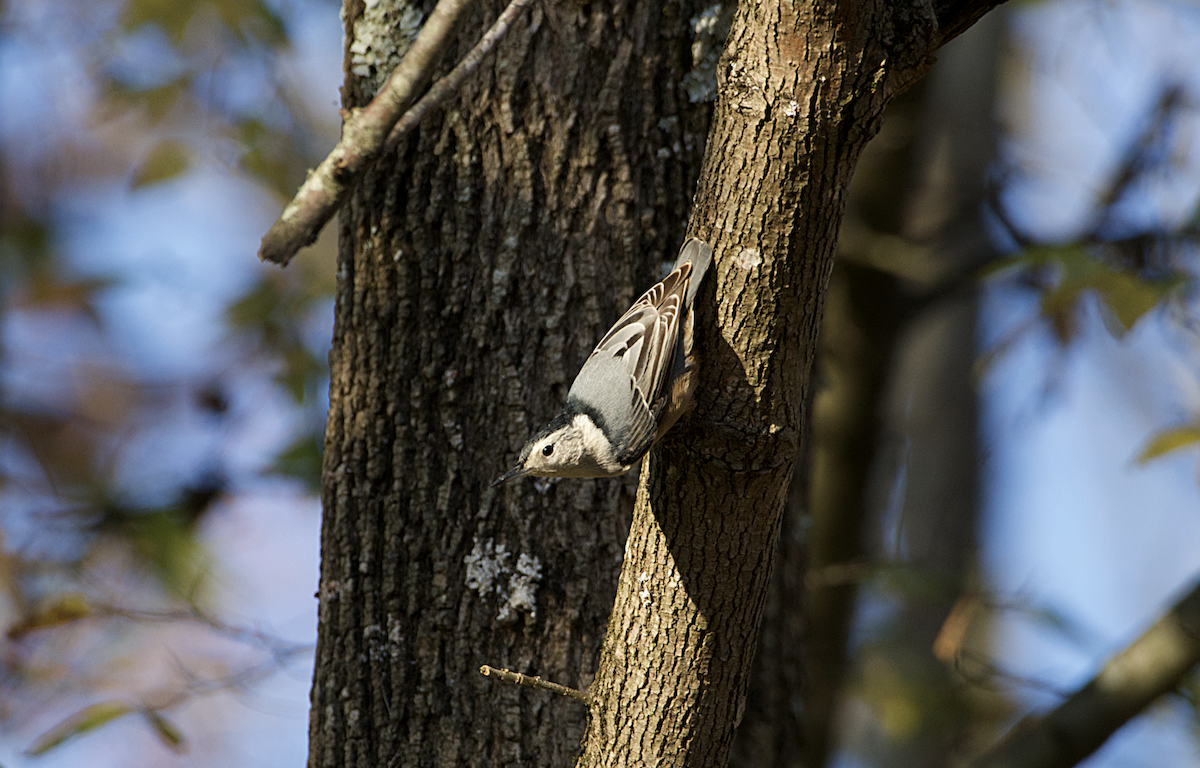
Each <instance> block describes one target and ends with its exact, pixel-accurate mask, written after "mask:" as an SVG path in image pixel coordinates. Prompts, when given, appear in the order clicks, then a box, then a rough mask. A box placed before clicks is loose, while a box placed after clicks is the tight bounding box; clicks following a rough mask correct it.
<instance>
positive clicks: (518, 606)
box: [464, 538, 542, 622]
mask: <svg viewBox="0 0 1200 768" xmlns="http://www.w3.org/2000/svg"><path fill="white" fill-rule="evenodd" d="M511 559H512V553H511V552H509V551H508V548H507V547H506V546H504V545H503V544H495V543H494V542H493V541H492V540H491V539H488V540H487V541H483V542H481V541H479V539H478V538H476V539H475V544H474V546H473V547H472V548H471V554H469V555H467V556H466V558H464V563H465V564H466V566H467V588H468V589H473V590H475V591H477V592H478V593H479V594H480V596H486V595H488V594H491V593H492V592H495V593H496V597H497V598H498V599H499V600H500V611H499V613H498V614H497V616H496V620H497V621H500V622H509V621H514V620H516V618H517V617H518V615H519V614H520V613H527V614H529V616H530V618H535V617H536V616H537V588H538V584H539V583H540V582H541V580H542V561H541V560H539V559H538V558H536V557H534V556H533V555H528V554H525V553H521V555H520V556H519V557H517V564H516V566H515V567H513V566H510V565H509V562H510V561H511ZM505 577H507V582H505Z"/></svg>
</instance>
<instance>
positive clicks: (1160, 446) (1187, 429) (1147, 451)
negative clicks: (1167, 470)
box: [1137, 424, 1200, 464]
mask: <svg viewBox="0 0 1200 768" xmlns="http://www.w3.org/2000/svg"><path fill="white" fill-rule="evenodd" d="M1193 443H1200V424H1185V425H1183V426H1180V427H1172V428H1171V429H1166V430H1163V431H1162V432H1159V433H1158V434H1157V435H1155V436H1154V437H1153V438H1152V439H1151V440H1150V444H1149V445H1147V446H1146V447H1145V448H1143V449H1142V453H1141V455H1139V456H1138V458H1137V460H1138V463H1139V464H1145V463H1146V462H1148V461H1150V460H1151V459H1156V458H1158V457H1159V456H1162V455H1163V454H1164V453H1170V452H1171V451H1174V450H1177V449H1179V448H1186V447H1187V446H1189V445H1192V444H1193Z"/></svg>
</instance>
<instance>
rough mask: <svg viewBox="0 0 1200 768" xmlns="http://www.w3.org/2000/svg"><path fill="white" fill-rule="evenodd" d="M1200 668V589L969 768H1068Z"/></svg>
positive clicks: (1188, 595) (1189, 594)
mask: <svg viewBox="0 0 1200 768" xmlns="http://www.w3.org/2000/svg"><path fill="white" fill-rule="evenodd" d="M1197 662H1200V584H1197V585H1196V586H1195V587H1193V588H1192V591H1191V592H1189V593H1188V594H1187V596H1186V597H1184V598H1183V599H1182V600H1180V601H1179V602H1178V603H1176V604H1175V607H1173V608H1172V609H1171V610H1170V612H1168V613H1167V615H1166V616H1164V617H1163V618H1161V619H1159V621H1158V622H1157V623H1156V624H1155V625H1154V626H1153V627H1151V628H1150V629H1149V630H1148V631H1147V632H1146V633H1145V634H1144V635H1142V636H1141V637H1139V638H1138V639H1137V640H1136V641H1134V643H1133V644H1132V645H1130V646H1129V647H1128V648H1126V649H1125V650H1124V651H1122V652H1121V653H1120V654H1118V655H1117V656H1116V657H1115V658H1113V659H1112V660H1111V661H1109V662H1108V663H1107V664H1105V665H1104V668H1103V669H1101V670H1100V673H1099V674H1098V675H1096V677H1095V678H1093V679H1092V681H1091V682H1089V683H1088V684H1087V685H1086V686H1084V687H1083V688H1081V689H1080V690H1078V691H1077V692H1075V693H1074V694H1073V695H1072V696H1071V697H1070V698H1068V699H1067V700H1066V701H1064V702H1063V703H1062V704H1061V705H1059V706H1058V707H1057V708H1056V709H1054V710H1053V711H1051V712H1049V713H1048V714H1046V715H1045V716H1043V717H1041V718H1039V719H1027V720H1024V721H1022V722H1021V723H1018V724H1017V726H1016V727H1015V728H1014V729H1013V730H1012V731H1011V732H1010V733H1009V734H1008V735H1007V736H1006V737H1005V738H1004V739H1002V740H1001V741H1000V743H999V744H997V745H996V746H995V747H993V748H992V749H990V750H989V751H987V752H986V753H984V754H983V755H981V756H980V757H978V758H977V759H976V760H974V761H973V762H972V763H971V768H1010V767H1012V768H1017V767H1018V766H1019V768H1065V767H1066V766H1071V765H1075V764H1076V763H1078V762H1079V761H1080V760H1083V759H1084V758H1085V757H1087V756H1088V755H1090V754H1092V753H1093V752H1095V751H1096V749H1098V748H1099V747H1100V745H1101V744H1103V743H1104V742H1105V740H1106V739H1108V737H1109V736H1111V735H1112V734H1113V732H1115V731H1116V730H1117V729H1118V728H1120V727H1121V726H1122V725H1124V724H1125V723H1126V722H1127V721H1128V720H1130V719H1131V718H1132V717H1134V716H1135V715H1137V714H1138V713H1140V712H1141V711H1142V710H1144V709H1145V708H1146V707H1147V706H1149V704H1150V703H1151V702H1153V701H1154V700H1155V699H1157V698H1158V697H1159V696H1161V695H1162V694H1164V693H1167V692H1169V691H1171V690H1172V689H1173V688H1175V686H1176V685H1178V683H1179V681H1180V679H1181V678H1182V677H1183V676H1184V675H1185V674H1186V673H1187V672H1188V670H1190V669H1191V668H1192V667H1193V666H1195V665H1196V663H1197Z"/></svg>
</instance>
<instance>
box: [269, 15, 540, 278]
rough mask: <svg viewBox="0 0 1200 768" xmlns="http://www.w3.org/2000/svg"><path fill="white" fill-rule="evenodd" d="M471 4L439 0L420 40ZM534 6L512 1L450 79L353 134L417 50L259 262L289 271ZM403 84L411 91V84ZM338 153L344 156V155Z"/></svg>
mask: <svg viewBox="0 0 1200 768" xmlns="http://www.w3.org/2000/svg"><path fill="white" fill-rule="evenodd" d="M470 2H471V0H441V2H439V3H438V6H437V8H436V9H434V12H433V15H431V16H430V17H429V21H428V22H426V23H425V26H424V27H422V28H421V35H424V34H425V29H426V28H427V27H429V26H430V24H432V23H433V22H434V16H435V15H437V12H438V10H440V9H441V8H442V6H443V5H447V4H448V3H454V4H455V5H454V8H453V9H452V10H454V11H455V12H456V13H458V14H459V16H457V17H455V20H454V22H453V23H454V24H455V25H456V24H457V21H458V20H460V19H461V14H462V13H463V12H464V11H465V10H466V9H467V8H468V7H469V5H470ZM532 2H533V0H512V1H511V2H510V3H509V4H508V7H506V8H505V9H504V11H503V12H501V14H500V16H499V17H497V19H496V21H495V22H494V23H493V24H492V26H491V27H490V28H488V31H487V32H485V33H484V35H483V37H481V38H480V39H479V42H478V43H476V44H475V47H474V48H472V49H471V50H470V51H469V52H468V53H467V55H466V56H464V57H463V59H462V61H460V62H459V63H458V64H457V65H455V67H454V69H452V70H450V73H449V74H448V75H446V76H445V77H443V78H442V79H440V80H438V81H437V82H436V83H434V84H433V85H432V86H431V87H430V89H429V91H428V92H426V94H425V95H424V96H422V97H421V99H420V100H419V101H418V102H417V103H416V104H413V105H412V107H411V108H409V105H410V104H412V100H413V97H414V96H415V93H416V89H415V88H409V91H408V92H406V93H405V94H404V95H405V100H403V101H400V100H397V99H395V98H394V97H389V98H390V99H391V101H390V103H389V105H388V107H387V109H388V110H389V111H387V112H386V113H383V112H381V115H382V116H383V117H386V118H387V119H388V120H390V122H386V124H385V123H384V122H383V121H382V120H380V121H379V122H378V126H377V127H378V130H374V129H373V130H371V131H370V132H364V131H356V130H352V123H355V122H357V121H361V120H362V119H364V116H365V115H366V113H367V110H370V109H372V107H374V105H375V102H376V101H379V100H380V98H382V97H383V96H384V95H385V94H387V93H388V92H389V90H390V88H391V86H392V82H393V80H394V79H395V78H396V75H397V73H399V72H400V70H401V68H403V67H404V66H405V62H407V61H408V59H409V56H411V55H412V52H413V51H412V50H410V51H409V53H408V54H407V55H405V57H404V60H403V61H401V62H400V66H399V67H397V68H396V72H393V73H392V77H391V78H389V79H388V82H387V84H386V85H384V88H383V91H381V92H380V94H379V95H378V96H376V97H375V99H374V100H373V101H372V102H371V104H368V105H367V107H366V108H365V109H364V110H363V111H362V112H359V113H357V114H354V115H352V116H351V117H350V119H348V120H347V121H346V125H345V127H344V128H343V129H342V141H341V142H339V143H338V146H337V147H335V148H334V150H333V152H331V153H330V154H329V157H327V158H325V161H324V162H322V163H321V165H320V166H318V167H317V169H316V170H315V171H313V172H312V174H310V175H309V177H308V179H307V180H306V181H305V182H304V184H303V186H301V187H300V190H299V191H298V192H297V193H296V197H295V198H293V200H292V202H291V203H289V204H288V206H287V208H285V209H284V211H283V214H282V215H281V216H280V217H279V220H278V221H276V222H275V224H274V225H272V227H271V229H270V231H268V232H267V234H266V235H265V236H264V237H263V241H262V247H261V248H260V249H259V252H258V255H259V258H261V259H263V260H264V261H271V262H274V263H276V264H279V265H280V266H286V265H287V263H288V261H290V260H291V258H292V257H293V256H295V255H296V252H297V251H298V250H300V249H301V248H303V247H304V246H306V245H309V244H311V243H312V242H313V241H314V240H316V238H317V235H318V234H319V233H320V231H321V228H322V227H324V226H325V224H326V223H327V222H328V221H329V220H330V219H331V218H333V215H334V214H335V213H337V211H338V209H339V208H341V206H342V204H343V203H344V202H345V201H346V197H348V196H349V194H350V192H351V191H352V190H353V188H354V184H355V182H356V181H357V180H358V177H359V176H360V175H361V174H362V172H363V171H364V170H365V169H366V168H367V166H368V165H370V163H371V162H373V161H374V160H375V159H376V158H377V157H379V156H380V155H382V154H383V153H385V152H390V151H392V150H393V149H395V148H396V145H397V144H398V143H399V142H400V140H401V139H403V138H404V137H405V136H407V135H408V134H409V133H411V132H412V130H413V129H414V128H416V127H417V125H419V124H420V122H421V121H422V120H424V119H425V118H426V117H427V116H428V115H429V113H431V112H433V110H435V109H437V108H438V107H440V106H442V105H443V104H445V103H446V102H447V101H448V100H449V99H450V97H452V96H453V95H454V94H455V93H457V92H458V89H459V88H460V87H461V86H462V84H463V82H465V81H466V79H467V78H468V77H470V76H471V75H472V74H473V73H474V72H475V70H477V69H479V65H480V64H482V63H483V60H484V59H485V58H487V55H488V54H489V53H491V52H492V51H493V50H494V49H495V47H496V45H497V44H499V42H500V41H501V40H503V39H504V36H505V35H506V34H507V33H508V29H509V27H511V26H512V23H513V21H515V20H516V18H517V16H519V15H520V14H521V11H523V10H525V8H526V7H527V6H528V5H529V4H530V3H532ZM443 27H445V23H443ZM451 33H453V29H452V28H447V29H446V36H445V38H444V39H440V38H439V39H438V42H439V43H440V44H441V46H442V47H441V48H440V49H439V50H438V51H437V53H436V56H437V57H438V58H440V57H441V51H442V50H443V49H444V48H445V45H446V43H448V41H449V37H450V34H451ZM420 42H421V36H420V35H418V37H417V40H416V42H414V43H413V50H415V49H416V47H417V44H418V43H420ZM436 63H437V58H433V59H431V61H430V63H429V68H428V69H429V70H431V69H432V68H433V66H434V65H435V64H436ZM421 74H422V76H427V74H428V70H426V71H425V72H423V73H421ZM404 85H405V87H407V85H408V83H407V81H406V82H405V84H404ZM393 107H395V108H397V111H396V112H395V113H394V114H393V113H392V112H391V111H390V109H391V108H393ZM405 110H407V111H405ZM359 136H361V141H363V142H364V144H363V146H361V147H358V146H355V145H353V144H352V143H351V142H352V141H356V140H358V139H356V137H359ZM385 136H386V139H385V138H384V137H385ZM339 152H341V153H342V154H341V155H340V156H339ZM339 157H340V158H341V159H339ZM351 160H352V163H351V162H350V161H351Z"/></svg>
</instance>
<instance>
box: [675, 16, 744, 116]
mask: <svg viewBox="0 0 1200 768" xmlns="http://www.w3.org/2000/svg"><path fill="white" fill-rule="evenodd" d="M735 7H736V4H735V3H729V4H728V5H723V4H721V3H715V4H713V5H710V6H708V7H707V8H705V9H704V10H703V11H701V12H700V13H699V14H697V15H695V16H693V17H692V18H691V25H692V33H693V35H694V37H693V38H692V69H691V71H690V72H688V73H687V74H686V75H684V76H683V87H684V88H686V89H687V92H688V100H690V101H691V102H692V103H696V102H701V101H712V100H713V99H715V98H716V97H717V61H718V59H720V58H721V51H722V50H724V48H725V38H726V37H728V36H729V27H730V25H731V24H732V23H733V11H734V9H735Z"/></svg>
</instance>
